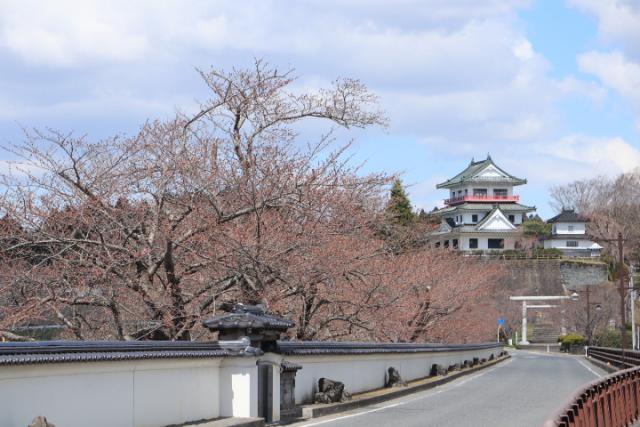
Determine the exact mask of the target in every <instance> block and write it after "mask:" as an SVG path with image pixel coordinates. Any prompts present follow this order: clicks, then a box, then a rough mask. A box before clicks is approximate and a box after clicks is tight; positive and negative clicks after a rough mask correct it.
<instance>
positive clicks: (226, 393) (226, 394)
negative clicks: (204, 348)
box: [220, 357, 258, 417]
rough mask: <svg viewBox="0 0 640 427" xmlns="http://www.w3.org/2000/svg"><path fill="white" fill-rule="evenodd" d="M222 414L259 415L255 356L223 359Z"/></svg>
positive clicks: (221, 368) (221, 370) (221, 381)
mask: <svg viewBox="0 0 640 427" xmlns="http://www.w3.org/2000/svg"><path fill="white" fill-rule="evenodd" d="M220 415H221V416H234V417H257V416H258V366H257V365H256V359H255V358H253V357H246V358H228V359H223V361H222V363H221V365H220Z"/></svg>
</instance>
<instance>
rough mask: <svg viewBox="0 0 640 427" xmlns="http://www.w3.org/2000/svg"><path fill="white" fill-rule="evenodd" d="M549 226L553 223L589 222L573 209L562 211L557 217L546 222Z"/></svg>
mask: <svg viewBox="0 0 640 427" xmlns="http://www.w3.org/2000/svg"><path fill="white" fill-rule="evenodd" d="M547 222H548V223H549V224H552V223H554V222H589V218H587V217H586V216H583V215H580V214H579V213H577V212H576V211H575V210H573V209H563V210H562V212H560V213H559V214H558V215H556V216H554V217H553V218H551V219H549V220H548V221H547Z"/></svg>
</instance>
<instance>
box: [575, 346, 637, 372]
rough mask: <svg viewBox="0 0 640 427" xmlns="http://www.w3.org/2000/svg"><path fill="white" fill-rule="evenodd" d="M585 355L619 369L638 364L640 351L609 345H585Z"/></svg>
mask: <svg viewBox="0 0 640 427" xmlns="http://www.w3.org/2000/svg"><path fill="white" fill-rule="evenodd" d="M587 357H591V358H593V359H595V360H599V361H600V362H604V363H607V364H610V365H613V366H615V367H617V368H620V369H628V368H633V367H635V366H640V351H637V350H624V352H623V351H622V350H621V349H619V348H609V347H587Z"/></svg>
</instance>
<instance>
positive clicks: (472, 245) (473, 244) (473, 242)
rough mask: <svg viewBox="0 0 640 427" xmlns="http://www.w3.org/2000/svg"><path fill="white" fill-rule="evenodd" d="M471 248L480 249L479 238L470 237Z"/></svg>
mask: <svg viewBox="0 0 640 427" xmlns="http://www.w3.org/2000/svg"><path fill="white" fill-rule="evenodd" d="M469 249H478V239H469Z"/></svg>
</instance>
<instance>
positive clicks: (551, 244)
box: [544, 238, 593, 249]
mask: <svg viewBox="0 0 640 427" xmlns="http://www.w3.org/2000/svg"><path fill="white" fill-rule="evenodd" d="M567 240H575V241H577V242H578V247H575V246H567ZM591 245H593V242H592V241H591V240H580V239H572V238H568V239H557V240H556V239H553V240H551V239H549V240H545V241H544V247H545V249H549V248H556V249H588V248H590V247H591Z"/></svg>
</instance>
